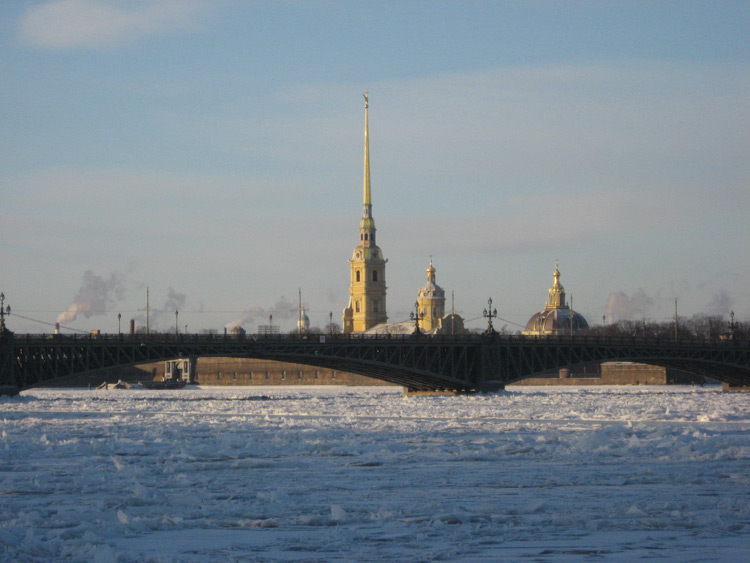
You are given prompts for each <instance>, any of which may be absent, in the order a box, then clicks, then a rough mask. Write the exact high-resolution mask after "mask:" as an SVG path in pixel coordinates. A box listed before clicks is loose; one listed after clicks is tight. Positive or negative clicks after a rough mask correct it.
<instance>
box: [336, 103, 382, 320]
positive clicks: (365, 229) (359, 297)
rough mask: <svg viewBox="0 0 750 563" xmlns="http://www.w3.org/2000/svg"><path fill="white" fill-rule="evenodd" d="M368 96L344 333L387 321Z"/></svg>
mask: <svg viewBox="0 0 750 563" xmlns="http://www.w3.org/2000/svg"><path fill="white" fill-rule="evenodd" d="M364 97H365V170H364V204H363V209H362V219H361V220H360V222H359V245H358V246H357V247H356V248H355V249H354V253H353V254H352V259H351V260H349V266H350V275H351V278H350V282H349V306H348V307H347V308H346V309H344V316H343V318H342V320H343V323H344V333H351V332H361V331H364V330H368V329H370V328H372V327H374V326H376V325H379V324H383V323H385V322H387V321H388V316H387V314H386V308H385V290H386V287H385V263H386V262H387V261H388V260H385V259H383V253H382V252H381V251H380V248H379V247H378V246H377V244H376V243H375V220H374V219H373V218H372V199H371V194H370V143H369V139H368V109H369V107H370V104H369V100H368V97H367V92H365V94H364Z"/></svg>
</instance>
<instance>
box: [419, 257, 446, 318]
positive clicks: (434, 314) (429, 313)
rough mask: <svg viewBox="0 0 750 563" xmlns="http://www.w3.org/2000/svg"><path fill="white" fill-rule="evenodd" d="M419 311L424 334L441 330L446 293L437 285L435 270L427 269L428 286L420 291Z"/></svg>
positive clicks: (432, 267)
mask: <svg viewBox="0 0 750 563" xmlns="http://www.w3.org/2000/svg"><path fill="white" fill-rule="evenodd" d="M417 307H418V309H419V316H420V319H419V326H420V328H421V329H422V331H424V332H431V331H433V330H437V329H439V328H440V326H441V324H442V320H443V316H444V315H445V291H443V288H442V287H440V286H439V285H437V284H436V283H435V268H434V266H433V265H432V259H431V258H430V265H429V267H428V268H427V284H426V285H425V286H424V287H422V288H421V289H420V290H419V294H418V296H417Z"/></svg>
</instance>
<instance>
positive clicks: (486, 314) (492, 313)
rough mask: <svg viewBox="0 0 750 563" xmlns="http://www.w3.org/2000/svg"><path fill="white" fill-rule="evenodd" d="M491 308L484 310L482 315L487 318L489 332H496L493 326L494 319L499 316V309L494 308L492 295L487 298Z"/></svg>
mask: <svg viewBox="0 0 750 563" xmlns="http://www.w3.org/2000/svg"><path fill="white" fill-rule="evenodd" d="M487 305H488V306H489V309H485V310H484V311H482V316H483V317H485V318H486V319H487V334H495V329H494V328H493V326H492V319H493V318H497V309H494V310H493V309H492V297H490V298H489V299H488V300H487Z"/></svg>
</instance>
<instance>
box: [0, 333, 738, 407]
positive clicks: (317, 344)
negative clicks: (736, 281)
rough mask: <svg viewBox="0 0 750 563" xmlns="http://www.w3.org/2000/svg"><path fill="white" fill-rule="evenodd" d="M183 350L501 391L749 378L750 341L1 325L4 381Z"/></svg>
mask: <svg viewBox="0 0 750 563" xmlns="http://www.w3.org/2000/svg"><path fill="white" fill-rule="evenodd" d="M180 357H234V358H257V359H266V360H277V361H284V362H293V363H298V364H306V365H312V366H318V367H321V368H329V369H334V370H341V371H349V372H353V373H358V374H362V375H366V376H369V377H373V378H376V379H380V380H383V381H387V382H389V383H394V384H397V385H402V386H404V387H405V388H407V389H409V390H413V391H457V392H471V391H495V390H499V389H502V388H503V387H504V386H505V385H507V384H509V383H513V382H515V381H519V380H521V379H524V378H526V377H532V376H534V375H537V374H540V373H543V372H545V371H549V370H556V369H559V368H563V367H569V368H573V367H575V366H576V365H581V364H590V363H600V362H609V361H633V362H641V363H646V364H652V365H658V366H663V367H667V368H677V369H681V370H685V371H689V372H692V373H695V374H697V375H703V376H706V377H711V378H713V379H717V380H720V381H723V382H725V383H728V384H730V385H731V386H738V387H744V386H750V342H748V341H739V340H718V339H717V340H674V339H672V340H669V339H652V338H605V337H587V336H567V337H528V336H501V335H498V334H495V333H492V334H484V335H461V336H424V335H412V336H395V335H391V336H364V335H343V334H331V335H319V334H315V335H307V336H304V335H303V336H297V335H293V336H279V335H272V336H252V335H247V336H239V337H238V336H234V335H224V336H221V335H189V334H181V335H134V336H126V335H96V336H89V335H84V336H75V335H74V336H63V335H21V336H16V335H14V334H12V333H10V332H5V333H0V387H2V388H4V389H6V391H7V390H11V391H12V390H24V389H28V388H30V387H34V386H38V385H41V384H44V383H45V382H49V381H52V380H55V379H59V378H62V377H67V376H69V375H74V374H77V373H84V372H90V371H92V370H100V369H106V368H111V367H116V366H128V365H138V364H144V363H150V362H156V361H162V360H169V359H175V358H180Z"/></svg>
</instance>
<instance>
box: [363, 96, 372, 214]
mask: <svg viewBox="0 0 750 563" xmlns="http://www.w3.org/2000/svg"><path fill="white" fill-rule="evenodd" d="M363 96H364V97H365V179H364V192H365V193H364V217H370V214H371V211H372V199H371V197H370V141H369V136H368V124H367V110H368V108H369V107H370V101H369V99H368V97H367V92H365V93H364V94H363Z"/></svg>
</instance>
